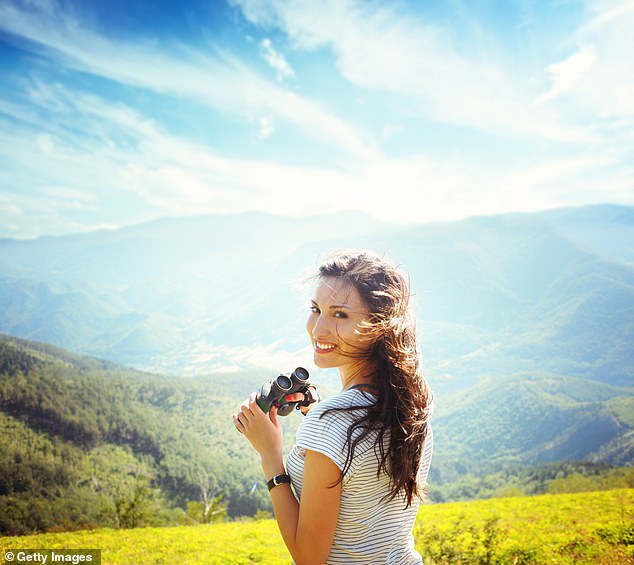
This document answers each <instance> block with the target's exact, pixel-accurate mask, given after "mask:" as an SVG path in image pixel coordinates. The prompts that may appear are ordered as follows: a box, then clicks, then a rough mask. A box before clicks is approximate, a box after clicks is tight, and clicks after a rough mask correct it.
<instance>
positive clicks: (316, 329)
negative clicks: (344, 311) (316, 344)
mask: <svg viewBox="0 0 634 565" xmlns="http://www.w3.org/2000/svg"><path fill="white" fill-rule="evenodd" d="M329 331H330V330H329V326H328V321H327V320H326V319H325V318H324V317H323V316H317V319H316V320H315V325H314V326H313V329H312V332H311V333H312V334H313V337H314V338H318V337H326V336H328V334H329Z"/></svg>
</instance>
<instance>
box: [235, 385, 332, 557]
mask: <svg viewBox="0 0 634 565" xmlns="http://www.w3.org/2000/svg"><path fill="white" fill-rule="evenodd" d="M233 419H234V424H235V426H236V428H237V429H238V430H239V431H240V432H242V433H243V434H244V435H245V437H246V438H247V439H248V440H249V442H250V443H251V445H252V446H253V448H254V449H255V450H256V451H257V452H258V453H259V454H260V461H261V464H262V470H263V471H264V475H265V477H266V480H267V481H268V480H270V479H271V478H273V477H274V476H275V475H279V474H281V473H284V463H283V460H282V431H281V426H280V423H279V420H278V416H277V410H276V408H274V407H273V408H271V410H270V411H269V414H268V415H267V414H265V413H264V412H262V410H261V409H260V407H259V406H258V405H257V403H256V402H255V395H252V396H251V397H250V398H249V400H248V401H246V402H244V403H243V404H242V406H241V407H240V413H238V414H236V415H234V417H233ZM340 473H341V471H340V470H339V467H337V465H335V463H333V461H332V460H330V459H329V458H328V457H326V456H325V455H323V454H321V453H318V452H316V451H311V450H307V451H306V461H305V464H304V478H303V482H302V499H301V504H299V503H298V502H297V500H296V499H295V496H294V495H293V492H292V490H291V487H290V485H288V484H281V485H278V486H276V487H274V488H273V489H272V490H271V500H272V502H273V510H274V512H275V519H276V520H277V524H278V527H279V529H280V533H281V534H282V538H283V539H284V543H285V544H286V547H287V548H288V550H289V552H290V554H291V556H292V557H293V560H294V561H295V563H296V564H297V565H309V564H313V563H316V564H317V563H318V564H323V563H324V562H325V561H326V559H327V558H328V554H329V553H330V547H331V546H332V540H333V536H334V532H335V527H336V525H337V517H338V515H339V504H340V496H341V484H340V483H339V484H337V485H336V486H334V487H333V486H332V485H333V484H334V483H336V482H337V479H338V478H339V475H340Z"/></svg>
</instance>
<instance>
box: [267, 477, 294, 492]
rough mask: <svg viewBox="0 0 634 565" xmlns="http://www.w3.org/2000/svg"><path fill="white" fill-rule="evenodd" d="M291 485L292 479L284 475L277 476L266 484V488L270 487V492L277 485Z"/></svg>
mask: <svg viewBox="0 0 634 565" xmlns="http://www.w3.org/2000/svg"><path fill="white" fill-rule="evenodd" d="M284 483H286V484H289V485H290V484H291V477H290V475H287V474H286V473H282V474H281V475H275V476H274V477H273V478H272V479H271V480H270V481H268V482H267V483H266V486H267V487H269V490H271V489H273V488H275V487H276V486H277V485H281V484H284Z"/></svg>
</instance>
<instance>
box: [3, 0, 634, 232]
mask: <svg viewBox="0 0 634 565" xmlns="http://www.w3.org/2000/svg"><path fill="white" fill-rule="evenodd" d="M632 29H634V0H617V1H611V0H599V1H597V0H587V1H575V2H573V1H565V0H553V1H538V2H534V1H530V0H499V1H497V2H494V1H484V0H462V1H461V0H448V1H445V2H432V1H429V0H409V1H407V0H390V1H374V0H368V1H363V2H362V1H354V0H329V1H328V0H327V1H319V0H305V1H296V0H227V1H219V0H207V1H202V0H181V1H179V2H173V1H171V0H142V1H137V0H125V1H123V0H108V1H107V2H106V1H97V0H81V1H80V0H69V1H57V0H22V1H14V0H0V237H10V238H33V237H38V236H41V235H61V234H68V233H78V232H87V231H92V230H97V229H116V228H119V227H123V226H126V225H130V224H136V223H141V222H146V221H151V220H154V219H157V218H161V217H167V216H191V215H201V214H213V213H223V214H226V213H240V212H246V211H261V212H266V213H275V214H283V215H293V216H296V215H300V216H301V215H315V214H328V213H333V212H338V211H341V210H359V211H362V212H364V213H367V214H369V215H371V216H373V217H376V218H378V219H381V220H387V221H391V222H402V223H414V222H428V221H447V220H455V219H460V218H464V217H467V216H472V215H480V214H499V213H504V212H510V211H532V210H542V209H549V208H556V207H563V206H580V205H585V204H592V203H599V202H611V203H620V204H628V205H632V204H634V56H632V53H634V34H633V33H632V31H631V30H632ZM325 229H327V227H325Z"/></svg>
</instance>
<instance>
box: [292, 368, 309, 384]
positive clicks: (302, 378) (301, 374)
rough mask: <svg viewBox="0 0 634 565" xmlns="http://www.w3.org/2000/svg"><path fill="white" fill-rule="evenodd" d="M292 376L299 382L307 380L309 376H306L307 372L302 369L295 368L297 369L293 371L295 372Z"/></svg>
mask: <svg viewBox="0 0 634 565" xmlns="http://www.w3.org/2000/svg"><path fill="white" fill-rule="evenodd" d="M293 374H294V375H295V377H296V378H297V379H299V380H300V381H305V380H307V379H308V376H309V375H308V371H307V370H306V369H304V368H303V367H297V369H295V371H293Z"/></svg>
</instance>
